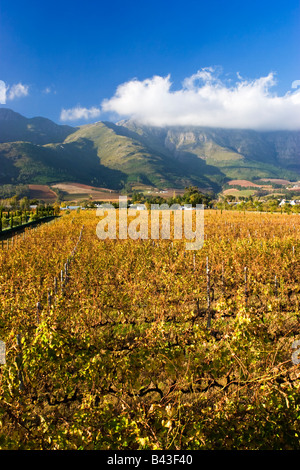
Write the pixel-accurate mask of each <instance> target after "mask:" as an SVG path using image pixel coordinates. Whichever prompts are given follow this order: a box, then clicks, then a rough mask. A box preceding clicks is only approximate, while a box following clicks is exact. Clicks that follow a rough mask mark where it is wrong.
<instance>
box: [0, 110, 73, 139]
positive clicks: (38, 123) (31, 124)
mask: <svg viewBox="0 0 300 470" xmlns="http://www.w3.org/2000/svg"><path fill="white" fill-rule="evenodd" d="M75 130H76V128H74V127H70V126H60V125H58V124H55V123H54V122H53V121H51V120H50V119H46V118H44V117H34V118H30V119H28V118H26V117H24V116H22V115H21V114H19V113H15V112H14V111H12V110H11V109H7V108H0V142H17V141H23V142H31V143H33V144H39V145H43V144H48V143H50V142H62V141H63V140H64V139H65V138H66V137H67V136H68V135H69V134H71V133H72V132H74V131H75Z"/></svg>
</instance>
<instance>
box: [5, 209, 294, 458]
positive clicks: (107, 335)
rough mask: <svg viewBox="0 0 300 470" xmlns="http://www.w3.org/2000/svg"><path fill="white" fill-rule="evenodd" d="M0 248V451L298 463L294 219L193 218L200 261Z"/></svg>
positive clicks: (82, 221)
mask: <svg viewBox="0 0 300 470" xmlns="http://www.w3.org/2000/svg"><path fill="white" fill-rule="evenodd" d="M98 222H99V217H96V211H84V212H81V213H76V214H72V213H70V214H66V215H64V216H63V217H61V218H60V219H57V220H55V222H53V223H51V224H45V225H43V226H40V227H38V228H37V229H34V230H33V229H32V230H29V231H27V232H26V237H25V236H20V237H19V238H17V239H15V241H14V244H13V245H10V246H9V247H8V246H6V245H4V246H3V247H2V248H1V246H0V267H1V270H0V340H1V341H3V342H4V343H5V363H4V364H0V449H26V450H30V449H37V450H54V449H62V450H79V449H84V450H104V449H132V450H134V449H170V450H171V449H173V450H174V449H175V450H179V449H181V450H186V449H188V450H199V449H203V450H204V449H205V450H218V449H228V450H229V449H238V450H244V449H264V450H270V449H272V450H281V449H284V450H290V449H299V448H300V444H299V420H300V395H299V379H300V364H299V365H298V364H297V363H295V361H292V354H293V353H294V352H295V350H294V349H293V344H294V342H295V341H297V340H298V339H299V338H300V323H299V320H300V317H299V300H300V281H299V279H300V266H299V260H300V236H299V233H300V230H299V229H300V217H299V215H298V214H280V213H274V214H271V213H247V212H246V213H243V212H233V211H220V210H207V211H205V237H204V246H203V248H202V249H200V250H198V251H187V250H186V249H185V243H184V240H162V239H161V240H155V241H153V240H150V239H149V240H132V239H128V240H109V239H107V240H99V239H98V238H97V236H96V226H97V223H98Z"/></svg>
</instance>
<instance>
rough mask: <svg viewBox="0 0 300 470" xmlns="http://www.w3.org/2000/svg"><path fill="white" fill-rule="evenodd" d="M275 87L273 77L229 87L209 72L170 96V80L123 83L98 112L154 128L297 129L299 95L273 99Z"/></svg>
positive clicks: (239, 81) (186, 82) (199, 74)
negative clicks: (272, 90)
mask: <svg viewBox="0 0 300 470" xmlns="http://www.w3.org/2000/svg"><path fill="white" fill-rule="evenodd" d="M275 84H276V82H275V77H274V74H273V73H269V75H267V76H266V77H261V78H258V79H254V80H246V79H243V78H242V77H241V75H240V74H239V73H238V74H237V81H236V83H235V84H234V85H233V86H230V87H229V86H228V85H226V84H225V83H223V82H222V81H221V80H220V79H219V77H218V74H217V73H216V71H215V70H214V69H213V68H211V67H208V68H204V69H202V70H199V71H198V72H197V73H195V74H193V75H192V76H190V77H187V78H185V80H184V81H183V83H182V86H181V88H180V89H179V90H175V91H172V90H171V87H172V83H171V80H170V75H168V76H167V77H160V76H154V77H153V78H150V79H146V80H144V81H139V80H131V81H129V82H127V83H123V84H121V85H120V86H119V87H118V88H117V90H116V93H115V95H114V96H113V97H112V98H111V99H108V100H104V101H103V103H102V110H103V111H105V112H113V113H117V114H118V115H119V116H120V117H123V118H131V119H134V120H136V121H139V122H141V123H144V124H148V125H153V126H165V125H190V126H193V125H194V126H209V127H223V128H244V129H265V130H267V129H269V130H277V129H291V130H292V129H300V90H298V91H293V92H288V93H286V94H285V95H283V96H277V95H276V94H275V93H272V92H271V88H272V87H274V85H275Z"/></svg>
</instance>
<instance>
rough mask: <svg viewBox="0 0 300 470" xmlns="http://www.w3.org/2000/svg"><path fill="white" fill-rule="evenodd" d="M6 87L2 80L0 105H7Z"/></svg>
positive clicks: (0, 83) (0, 81) (0, 84)
mask: <svg viewBox="0 0 300 470" xmlns="http://www.w3.org/2000/svg"><path fill="white" fill-rule="evenodd" d="M6 90H7V88H6V85H5V82H4V81H3V80H0V104H5V103H6Z"/></svg>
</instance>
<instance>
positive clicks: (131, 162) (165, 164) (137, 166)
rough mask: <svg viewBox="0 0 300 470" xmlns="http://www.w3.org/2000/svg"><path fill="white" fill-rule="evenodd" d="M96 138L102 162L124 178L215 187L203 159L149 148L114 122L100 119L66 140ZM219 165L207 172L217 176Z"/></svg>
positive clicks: (75, 140) (83, 127) (158, 183)
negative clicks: (190, 159) (188, 158)
mask: <svg viewBox="0 0 300 470" xmlns="http://www.w3.org/2000/svg"><path fill="white" fill-rule="evenodd" d="M83 140H85V141H89V142H93V145H94V149H95V150H96V152H97V155H98V157H99V159H100V162H101V164H102V165H103V166H105V167H107V168H110V169H112V170H120V171H121V172H122V173H123V174H124V175H126V177H125V179H126V181H125V182H140V183H144V184H148V185H153V186H157V187H161V188H163V187H181V188H184V187H185V186H187V185H189V184H195V185H198V186H201V187H203V188H212V187H216V184H215V182H214V180H213V179H210V178H208V177H207V176H205V175H204V174H203V167H204V166H206V164H205V163H203V162H200V161H199V162H197V161H196V160H195V162H194V164H193V163H192V162H191V164H190V165H186V164H185V162H179V161H177V160H176V159H174V157H173V155H172V154H171V152H169V151H168V149H166V148H165V149H164V148H163V147H161V148H160V149H158V148H153V147H152V148H150V147H149V146H147V144H146V142H144V141H143V139H140V138H139V136H138V135H134V134H133V133H131V134H130V133H129V132H128V131H127V130H126V129H125V128H124V129H122V128H121V127H120V126H117V125H114V124H112V123H104V122H98V123H95V124H91V125H86V126H82V127H81V128H80V129H79V130H78V131H76V132H75V133H73V134H71V135H70V136H69V137H67V138H66V140H65V142H64V144H65V145H69V144H70V143H75V142H77V143H78V142H80V141H83ZM219 173H220V172H219V170H218V169H216V168H213V167H211V168H208V169H207V174H211V175H212V176H214V177H215V178H216V179H217V177H218V176H220V177H221V175H220V174H219Z"/></svg>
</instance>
